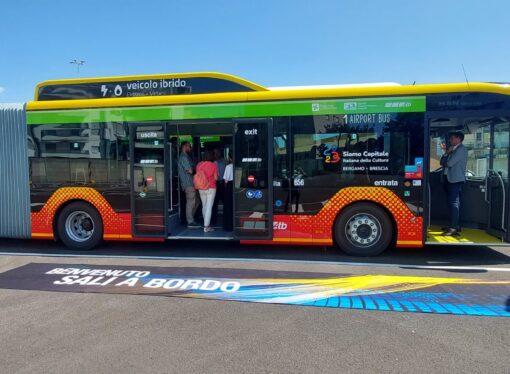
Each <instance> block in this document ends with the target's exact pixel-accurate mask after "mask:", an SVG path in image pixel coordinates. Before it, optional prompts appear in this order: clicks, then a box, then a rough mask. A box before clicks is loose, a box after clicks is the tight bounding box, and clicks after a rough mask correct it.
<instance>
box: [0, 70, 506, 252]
mask: <svg viewBox="0 0 510 374" xmlns="http://www.w3.org/2000/svg"><path fill="white" fill-rule="evenodd" d="M509 95H510V86H509V85H508V84H505V83H467V82H465V83H458V84H431V85H428V84H427V85H412V86H402V85H398V84H391V83H389V84H374V85H363V84H362V85H350V86H314V87H279V88H266V87H263V86H260V85H258V84H254V83H252V82H249V81H246V80H244V79H240V78H237V77H234V76H231V75H228V74H220V73H184V74H169V75H151V76H129V77H108V78H93V79H71V80H59V81H46V82H43V83H41V84H39V85H38V86H37V88H36V92H35V98H34V101H30V102H28V103H26V104H4V105H2V106H1V109H0V181H1V186H2V192H1V194H0V236H1V237H11V238H37V239H54V240H60V241H62V242H63V243H64V244H65V245H66V246H68V247H70V248H72V249H77V250H85V249H91V248H93V247H94V246H96V245H97V244H98V243H99V242H100V241H101V240H107V241H108V240H138V241H165V240H168V241H169V243H170V244H169V247H171V241H172V240H178V239H195V240H236V241H239V242H241V243H250V244H255V243H261V244H262V243H263V244H303V245H320V246H337V247H338V248H340V249H341V250H343V251H345V252H347V253H348V254H352V255H362V256H372V255H377V254H379V253H381V252H382V251H384V250H385V249H386V248H388V247H390V246H397V247H421V246H423V245H425V244H454V245H459V244H460V245H469V244H478V245H497V244H505V243H508V242H509V241H510V235H509V232H508V220H509V202H508V200H509V199H508V192H509V191H508V168H509V161H508V160H509V158H508V151H509V140H510V96H509ZM452 130H461V131H462V132H463V133H464V134H465V139H464V145H465V146H466V147H467V149H468V163H467V170H466V183H465V185H464V187H463V191H462V206H461V221H462V222H461V224H462V231H461V235H460V236H455V237H454V236H443V235H442V231H441V226H444V225H445V224H446V223H447V222H448V216H449V212H448V206H447V203H446V193H445V189H444V185H443V183H442V176H443V175H444V173H443V170H442V169H441V166H440V162H439V160H440V158H441V155H442V154H443V152H444V149H445V145H446V142H447V140H448V133H449V132H451V131H452ZM183 141H189V142H191V143H192V145H193V158H194V160H195V161H199V160H200V159H201V158H202V157H203V155H204V151H205V150H207V149H213V148H218V149H220V150H222V151H223V152H224V154H225V156H226V155H227V154H228V153H229V152H232V154H233V170H234V181H233V194H232V196H230V197H229V196H227V197H226V198H227V199H232V200H231V201H230V202H229V204H230V203H232V204H233V207H234V208H233V213H232V217H227V218H228V219H233V222H234V228H233V231H224V230H222V229H221V228H218V229H217V230H215V231H214V232H203V231H204V230H201V229H192V228H188V227H187V225H185V222H184V221H183V211H184V207H185V196H184V193H183V191H182V190H181V189H180V187H179V177H178V170H177V168H178V157H179V146H180V144H181V143H182V142H183ZM220 203H221V204H219V206H218V217H217V218H218V222H221V220H222V219H225V217H224V215H225V214H227V210H225V209H222V205H223V203H222V202H221V201H220ZM199 211H200V209H199Z"/></svg>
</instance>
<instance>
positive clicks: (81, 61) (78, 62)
mask: <svg viewBox="0 0 510 374" xmlns="http://www.w3.org/2000/svg"><path fill="white" fill-rule="evenodd" d="M69 63H70V64H74V65H76V75H77V76H78V77H79V76H80V66H82V65H83V64H84V63H85V61H83V60H77V59H74V60H73V61H71V62H69Z"/></svg>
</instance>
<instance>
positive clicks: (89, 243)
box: [57, 201, 103, 250]
mask: <svg viewBox="0 0 510 374" xmlns="http://www.w3.org/2000/svg"><path fill="white" fill-rule="evenodd" d="M57 231H58V235H59V238H60V240H62V242H63V243H64V244H65V246H66V247H68V248H70V249H77V250H88V249H92V248H94V247H95V246H97V245H98V244H99V243H100V242H101V240H102V239H103V222H102V220H101V216H100V215H99V212H98V211H97V210H96V209H95V208H94V207H93V206H91V205H90V204H87V203H85V202H81V201H79V202H75V203H71V204H69V205H67V206H65V207H64V209H62V211H61V212H60V214H59V216H58V221H57Z"/></svg>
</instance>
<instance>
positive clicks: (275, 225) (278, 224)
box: [273, 221, 289, 230]
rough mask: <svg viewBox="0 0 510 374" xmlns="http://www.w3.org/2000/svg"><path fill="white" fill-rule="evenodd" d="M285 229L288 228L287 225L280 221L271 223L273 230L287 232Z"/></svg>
mask: <svg viewBox="0 0 510 374" xmlns="http://www.w3.org/2000/svg"><path fill="white" fill-rule="evenodd" d="M287 227H289V225H287V224H286V223H285V222H281V221H274V222H273V230H287Z"/></svg>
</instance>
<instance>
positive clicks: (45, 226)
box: [31, 187, 131, 239]
mask: <svg viewBox="0 0 510 374" xmlns="http://www.w3.org/2000/svg"><path fill="white" fill-rule="evenodd" d="M71 200H83V201H86V202H88V203H90V204H91V205H92V206H94V207H95V208H96V209H97V211H98V212H99V214H100V215H101V218H102V220H103V227H104V232H103V237H104V239H129V238H131V214H130V213H117V212H115V211H114V210H113V208H112V207H111V205H110V204H109V203H108V201H106V199H105V198H104V197H103V195H101V194H100V193H99V192H98V191H97V190H95V189H94V188H90V187H63V188H59V189H58V190H56V191H55V192H54V193H53V195H51V197H50V198H49V199H48V201H47V202H46V204H44V207H43V208H42V209H41V210H40V211H39V212H33V213H32V214H31V219H32V237H33V238H37V237H46V238H53V221H54V217H55V213H56V211H57V210H58V208H60V207H61V206H62V204H64V203H66V202H68V201H71Z"/></svg>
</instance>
